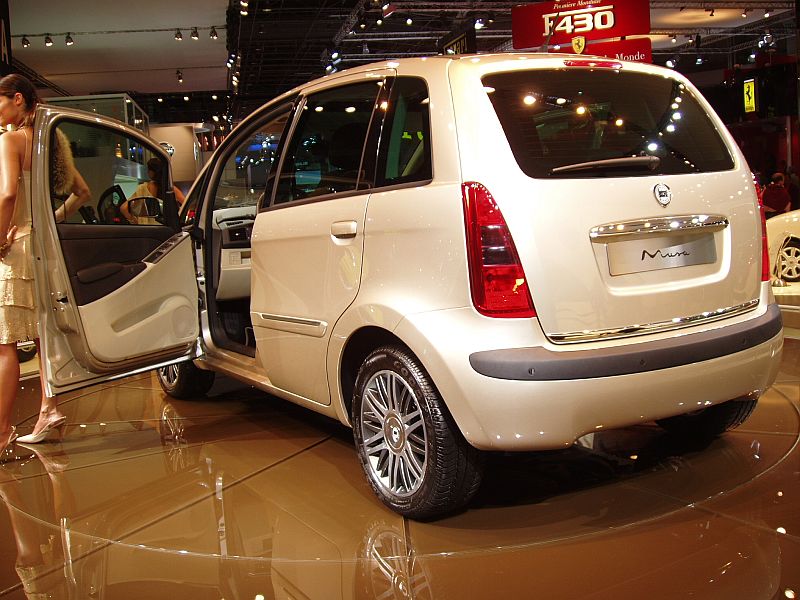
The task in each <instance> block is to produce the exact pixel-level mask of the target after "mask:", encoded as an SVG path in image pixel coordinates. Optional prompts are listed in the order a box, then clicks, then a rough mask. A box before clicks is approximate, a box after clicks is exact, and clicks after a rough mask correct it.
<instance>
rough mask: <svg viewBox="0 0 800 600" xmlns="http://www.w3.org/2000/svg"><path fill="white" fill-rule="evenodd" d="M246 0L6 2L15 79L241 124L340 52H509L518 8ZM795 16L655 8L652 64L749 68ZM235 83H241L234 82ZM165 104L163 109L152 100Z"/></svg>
mask: <svg viewBox="0 0 800 600" xmlns="http://www.w3.org/2000/svg"><path fill="white" fill-rule="evenodd" d="M245 3H246V4H247V6H246V7H243V6H242V4H241V2H240V0H171V1H169V2H164V1H163V0H137V1H136V2H135V3H133V4H128V5H124V4H120V3H116V2H108V1H104V2H100V1H97V0H71V1H70V2H58V3H57V2H47V3H46V9H45V8H44V7H43V3H42V2H35V1H31V0H9V10H10V21H11V34H12V51H13V58H14V60H15V62H16V63H17V66H18V67H19V68H20V70H22V71H23V72H26V73H28V74H29V75H31V76H37V77H38V78H39V85H40V86H41V87H43V88H44V87H49V89H42V92H43V94H45V95H51V96H56V95H67V94H68V95H87V94H95V93H115V92H127V93H129V94H131V95H132V96H134V98H136V99H137V100H138V101H139V102H140V103H141V104H143V106H144V107H145V110H148V109H149V110H148V112H150V114H151V118H153V120H156V121H162V120H166V121H174V120H176V118H177V117H178V115H185V116H184V117H181V118H180V120H206V119H208V118H210V116H211V115H210V114H209V113H210V112H219V111H220V106H218V105H213V104H210V103H209V102H208V100H207V99H206V98H205V96H206V95H205V94H201V92H210V91H215V92H224V96H227V95H228V94H230V96H231V97H230V99H228V100H227V106H226V107H224V110H226V111H227V112H233V113H235V114H234V116H235V117H236V118H240V117H241V116H243V114H246V113H247V112H249V111H250V110H252V109H253V108H254V107H255V106H257V105H259V104H261V103H262V102H263V101H264V100H266V99H268V98H270V97H273V96H275V95H277V94H279V93H281V92H283V91H286V90H288V89H290V88H292V87H293V86H295V85H297V84H300V83H302V82H304V81H307V80H309V79H312V78H314V77H317V76H321V75H323V74H324V73H325V68H326V66H327V65H328V64H329V63H330V62H331V54H332V53H333V52H334V51H337V52H339V53H340V55H341V59H342V62H341V63H338V64H337V65H336V68H338V69H343V68H347V67H348V66H354V65H358V64H364V63H366V62H371V61H376V60H385V59H388V58H396V57H400V56H421V55H428V54H435V53H436V52H437V48H438V42H439V40H440V39H441V38H442V37H443V36H445V35H447V34H448V33H449V32H452V31H455V30H458V29H459V28H463V27H467V26H472V25H473V24H474V23H475V21H476V20H478V19H480V20H482V22H483V23H484V25H485V26H484V27H483V28H481V29H479V30H477V31H476V36H477V45H478V49H479V51H481V52H486V51H491V50H511V49H512V48H511V8H512V7H513V6H515V5H517V4H520V3H519V2H494V1H467V0H453V1H450V2H412V1H406V0H395V1H393V2H389V3H390V4H391V5H392V8H393V9H394V11H393V13H392V14H390V15H388V16H386V17H385V18H383V19H382V20H383V23H382V24H378V22H377V21H378V19H380V18H381V17H383V15H382V5H385V4H387V2H386V0H383V1H381V2H376V1H375V0H249V2H248V1H247V0H245ZM125 6H129V7H130V10H125ZM793 7H794V2H793V1H786V0H784V1H782V2H773V1H771V0H750V1H738V0H730V1H727V2H720V1H713V2H699V1H688V0H687V1H685V2H673V1H665V0H651V2H650V8H651V10H650V15H651V32H653V35H651V37H652V38H653V50H654V60H655V62H660V63H662V64H663V62H664V61H665V60H666V58H668V57H669V56H671V55H673V54H681V53H687V54H688V53H693V54H696V53H697V49H696V48H694V47H693V44H694V43H695V40H696V39H697V35H698V34H700V35H701V38H702V40H703V42H702V47H703V52H704V53H708V56H709V57H711V58H712V59H713V58H714V57H716V59H717V60H716V63H719V64H716V63H715V64H716V66H718V67H719V66H723V67H724V66H726V64H722V63H728V64H730V63H732V62H737V61H739V60H744V59H740V58H739V55H742V56H744V55H746V54H747V53H749V52H750V49H751V48H753V47H755V46H756V44H757V42H758V40H759V39H761V37H762V36H763V35H764V33H765V32H766V31H768V30H769V32H771V33H772V35H773V37H774V40H775V42H777V45H778V46H777V47H778V51H781V50H784V51H785V47H786V43H787V42H788V41H789V40H790V39H791V38H793V37H794V28H795V25H794V12H793ZM243 10H244V11H245V12H247V14H246V15H242V14H241V12H242V11H243ZM767 11H769V16H766V17H765V13H766V12H767ZM194 28H196V38H197V39H193V29H194ZM212 28H213V30H212ZM178 32H180V37H182V40H180V41H178V40H176V39H175V38H176V36H177V35H178ZM212 34H216V39H212V37H213V35H212ZM48 35H49V36H50V38H51V39H52V42H53V43H52V45H51V46H49V47H47V46H45V39H46V37H47V36H48ZM68 35H69V37H70V38H72V40H73V42H74V43H73V44H72V45H70V46H67V45H66V38H67V36H68ZM23 37H24V38H25V40H24V41H25V42H26V43H27V46H26V47H23ZM673 39H674V40H675V41H672V40H673ZM781 45H783V48H781ZM792 52H794V46H793V45H792ZM232 55H233V59H234V60H233V61H232V64H231V67H230V68H229V67H228V66H227V61H228V60H229V59H230V58H231V56H232ZM237 57H238V61H237ZM685 63H688V61H685ZM234 74H237V75H238V76H237V80H238V83H237V85H233V83H232V81H231V78H232V76H233V75H234ZM180 79H182V81H180ZM218 95H220V94H218ZM158 97H162V99H163V100H164V101H163V102H161V103H156V100H157V98H158ZM184 97H188V98H189V100H184V99H183V98H184Z"/></svg>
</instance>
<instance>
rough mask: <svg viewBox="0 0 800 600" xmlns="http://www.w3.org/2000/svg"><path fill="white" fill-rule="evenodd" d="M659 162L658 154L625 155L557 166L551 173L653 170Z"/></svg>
mask: <svg viewBox="0 0 800 600" xmlns="http://www.w3.org/2000/svg"><path fill="white" fill-rule="evenodd" d="M659 164H661V159H660V158H658V157H657V156H624V157H622V158H606V159H605V160H590V161H589V162H582V163H575V164H572V165H564V166H563V167H555V168H554V169H550V174H551V175H555V174H557V173H570V172H574V171H613V170H615V169H649V170H650V171H653V170H655V169H656V168H657V167H658V165H659Z"/></svg>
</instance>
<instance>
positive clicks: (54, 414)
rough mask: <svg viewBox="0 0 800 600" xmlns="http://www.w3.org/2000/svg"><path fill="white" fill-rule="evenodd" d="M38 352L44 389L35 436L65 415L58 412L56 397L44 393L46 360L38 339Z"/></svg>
mask: <svg viewBox="0 0 800 600" xmlns="http://www.w3.org/2000/svg"><path fill="white" fill-rule="evenodd" d="M36 350H37V355H38V356H39V382H40V383H41V387H42V405H41V408H40V409H39V419H38V420H37V421H36V425H35V426H34V427H33V433H34V434H37V433H39V432H40V431H41V430H42V429H44V428H45V427H48V426H49V425H50V424H51V423H53V422H54V421H56V420H58V419H60V418H61V417H63V415H62V414H61V413H60V412H58V407H57V406H56V397H55V396H53V397H52V398H48V397H47V395H46V394H45V391H44V390H45V378H44V358H43V357H42V349H41V348H40V347H39V340H38V339H37V340H36ZM18 369H19V367H18Z"/></svg>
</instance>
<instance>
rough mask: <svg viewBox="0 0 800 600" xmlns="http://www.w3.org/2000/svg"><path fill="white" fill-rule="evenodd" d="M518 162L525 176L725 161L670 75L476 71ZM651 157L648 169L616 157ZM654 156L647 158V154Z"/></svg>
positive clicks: (696, 169) (697, 166) (707, 167)
mask: <svg viewBox="0 0 800 600" xmlns="http://www.w3.org/2000/svg"><path fill="white" fill-rule="evenodd" d="M482 81H483V85H484V89H485V90H486V92H487V93H488V95H489V98H490V99H491V101H492V104H493V106H494V109H495V111H496V112H497V116H498V118H499V119H500V122H501V124H502V126H503V130H504V131H505V134H506V137H507V138H508V141H509V144H510V145H511V149H512V151H513V152H514V156H515V158H516V160H517V162H518V163H519V166H520V168H522V170H523V171H524V172H525V173H526V174H527V175H528V176H530V177H542V178H544V177H547V178H555V177H570V178H575V177H604V176H612V175H613V176H642V175H652V174H677V173H702V172H708V171H723V170H728V169H732V168H733V159H732V158H731V155H730V153H729V152H728V149H727V148H726V146H725V144H724V142H723V140H722V138H721V137H720V135H719V132H718V131H717V130H716V128H715V127H714V124H713V123H712V122H711V119H710V118H709V116H708V115H707V114H706V112H705V111H704V110H703V107H702V106H701V105H700V103H699V102H698V101H697V99H696V98H695V97H694V96H693V95H692V93H691V92H690V91H689V90H688V89H686V87H685V86H684V85H683V84H682V83H680V82H679V81H676V80H674V79H671V78H667V77H661V76H657V75H651V74H646V73H636V72H630V71H627V72H626V71H624V70H614V69H594V70H589V69H564V70H531V71H515V72H509V73H494V74H491V75H486V76H484V77H483V80H482ZM632 156H635V157H648V156H654V157H657V158H658V159H659V160H658V162H657V164H655V165H654V166H653V167H652V169H651V168H641V165H639V164H637V163H636V162H630V163H629V168H626V167H625V164H624V161H619V162H616V161H615V162H616V164H615V163H609V168H607V169H606V168H601V167H597V166H596V167H595V168H590V169H585V168H584V169H560V168H559V167H566V166H570V165H578V164H581V163H588V162H595V161H603V160H608V159H618V158H626V157H632ZM653 162H655V161H653Z"/></svg>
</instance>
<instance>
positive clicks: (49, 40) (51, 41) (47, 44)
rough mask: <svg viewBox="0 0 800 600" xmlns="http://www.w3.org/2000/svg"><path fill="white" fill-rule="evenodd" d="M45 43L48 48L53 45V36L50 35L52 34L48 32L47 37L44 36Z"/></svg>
mask: <svg viewBox="0 0 800 600" xmlns="http://www.w3.org/2000/svg"><path fill="white" fill-rule="evenodd" d="M44 45H45V46H47V47H48V48H49V47H50V46H52V45H53V38H51V37H50V34H49V33H48V34H47V37H45V38H44Z"/></svg>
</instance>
